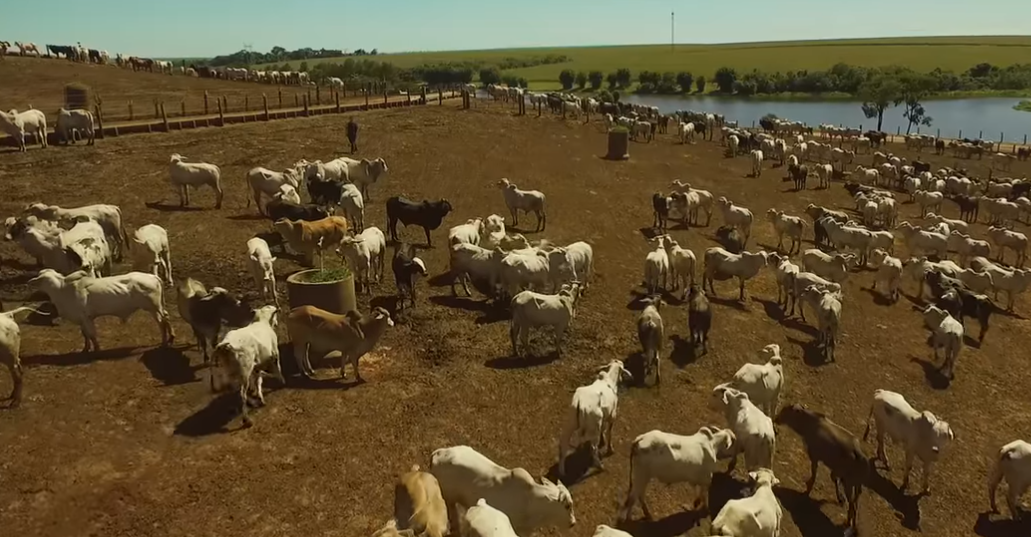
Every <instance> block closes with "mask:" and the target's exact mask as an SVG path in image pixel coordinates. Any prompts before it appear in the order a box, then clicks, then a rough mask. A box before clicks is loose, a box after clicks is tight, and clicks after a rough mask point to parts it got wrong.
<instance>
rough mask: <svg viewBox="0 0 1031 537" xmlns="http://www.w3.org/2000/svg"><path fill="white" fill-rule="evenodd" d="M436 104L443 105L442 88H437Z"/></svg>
mask: <svg viewBox="0 0 1031 537" xmlns="http://www.w3.org/2000/svg"><path fill="white" fill-rule="evenodd" d="M437 104H439V105H441V106H443V105H444V90H442V89H440V88H437Z"/></svg>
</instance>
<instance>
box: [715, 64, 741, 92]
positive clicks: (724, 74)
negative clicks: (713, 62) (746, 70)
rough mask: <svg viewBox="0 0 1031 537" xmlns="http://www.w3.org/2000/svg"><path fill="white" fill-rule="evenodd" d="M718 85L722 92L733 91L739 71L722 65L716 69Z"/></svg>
mask: <svg viewBox="0 0 1031 537" xmlns="http://www.w3.org/2000/svg"><path fill="white" fill-rule="evenodd" d="M714 78H715V79H716V86H717V87H718V88H719V91H720V92H721V93H733V92H734V82H737V71H735V70H733V69H731V68H730V67H720V68H719V69H717V70H716V76H715V77H714Z"/></svg>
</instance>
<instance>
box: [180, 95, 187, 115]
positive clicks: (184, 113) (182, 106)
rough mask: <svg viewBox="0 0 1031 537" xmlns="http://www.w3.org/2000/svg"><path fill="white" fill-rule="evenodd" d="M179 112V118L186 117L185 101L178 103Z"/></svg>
mask: <svg viewBox="0 0 1031 537" xmlns="http://www.w3.org/2000/svg"><path fill="white" fill-rule="evenodd" d="M179 111H180V112H182V114H181V116H182V117H186V100H185V99H183V100H181V101H179Z"/></svg>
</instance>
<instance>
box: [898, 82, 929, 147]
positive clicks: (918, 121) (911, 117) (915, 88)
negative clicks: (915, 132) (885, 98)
mask: <svg viewBox="0 0 1031 537" xmlns="http://www.w3.org/2000/svg"><path fill="white" fill-rule="evenodd" d="M899 85H900V86H901V88H902V93H901V95H899V96H898V97H896V98H895V106H898V105H900V104H903V103H904V104H905V105H906V107H905V111H904V112H903V113H902V117H904V118H906V120H907V121H908V122H909V124H908V125H906V134H909V132H910V131H911V130H912V129H913V125H923V126H925V127H930V126H931V122H932V121H933V120H934V118H932V117H931V116H929V115H927V111H926V110H924V105H923V104H921V103H920V101H922V100H924V98H925V97H927V96H928V95H930V94H931V92H932V91H934V79H933V78H931V77H930V76H928V75H923V74H919V73H905V74H904V76H902V79H901V80H900V81H899Z"/></svg>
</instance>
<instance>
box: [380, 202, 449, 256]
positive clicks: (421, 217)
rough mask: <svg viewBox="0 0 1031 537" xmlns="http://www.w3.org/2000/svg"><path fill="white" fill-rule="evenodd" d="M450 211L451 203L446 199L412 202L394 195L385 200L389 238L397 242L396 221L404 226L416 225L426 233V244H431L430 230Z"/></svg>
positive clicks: (430, 245) (438, 225) (440, 222)
mask: <svg viewBox="0 0 1031 537" xmlns="http://www.w3.org/2000/svg"><path fill="white" fill-rule="evenodd" d="M450 212H451V203H449V202H448V200H446V199H441V200H438V201H426V200H422V201H421V202H414V201H412V200H409V199H408V198H403V197H400V196H394V197H392V198H390V199H388V200H387V221H388V223H387V227H389V228H390V239H391V240H393V241H395V242H397V240H398V239H397V223H398V222H399V221H400V222H401V223H402V224H404V225H405V226H406V227H407V226H409V225H416V226H419V227H421V228H422V230H423V232H425V233H426V245H427V246H429V247H432V246H433V242H432V241H431V240H430V231H433V230H435V229H437V228H439V227H440V224H442V223H443V222H444V217H446V216H447V215H448V213H450Z"/></svg>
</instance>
